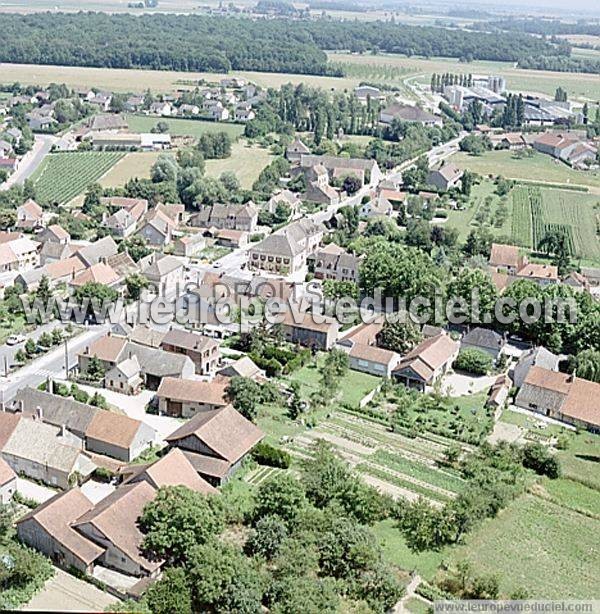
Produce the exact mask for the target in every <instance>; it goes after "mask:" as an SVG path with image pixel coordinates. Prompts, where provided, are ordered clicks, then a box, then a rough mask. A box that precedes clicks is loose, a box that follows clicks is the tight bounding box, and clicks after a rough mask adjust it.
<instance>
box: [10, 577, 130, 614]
mask: <svg viewBox="0 0 600 614" xmlns="http://www.w3.org/2000/svg"><path fill="white" fill-rule="evenodd" d="M118 601H119V600H118V599H117V598H116V597H113V596H112V595H109V594H108V593H105V592H104V591H101V590H100V589H99V588H96V587H95V586H93V585H92V584H90V583H89V582H85V581H84V580H79V579H78V578H75V577H74V576H71V575H70V574H68V573H66V572H64V571H63V570H62V569H58V567H55V568H54V577H52V578H50V580H48V581H47V582H46V584H45V585H44V588H43V589H42V590H41V591H40V592H39V593H38V594H37V595H35V596H34V597H33V599H32V600H31V601H30V602H29V603H28V604H27V605H25V606H23V607H22V608H21V609H22V610H24V611H33V610H35V611H38V612H104V610H105V609H106V608H107V607H108V606H109V605H112V604H113V603H117V602H118Z"/></svg>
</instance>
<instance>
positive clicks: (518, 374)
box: [513, 346, 560, 388]
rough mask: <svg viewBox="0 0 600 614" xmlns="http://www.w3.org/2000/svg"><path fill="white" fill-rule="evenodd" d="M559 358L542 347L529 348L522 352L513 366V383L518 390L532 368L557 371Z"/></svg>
mask: <svg viewBox="0 0 600 614" xmlns="http://www.w3.org/2000/svg"><path fill="white" fill-rule="evenodd" d="M559 361H560V358H559V357H558V356H557V355H556V354H553V353H552V352H551V351H550V350H547V349H546V348H545V347H543V346H539V347H536V348H531V349H530V350H527V351H526V352H524V353H523V354H522V355H521V357H520V358H519V361H518V362H517V364H516V365H515V368H514V371H513V381H514V383H515V386H516V387H517V388H520V387H521V386H522V385H523V382H524V381H525V378H526V377H527V375H528V373H529V371H530V369H531V368H532V367H541V368H542V369H546V370H547V371H558V363H559Z"/></svg>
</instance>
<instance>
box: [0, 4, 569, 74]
mask: <svg viewBox="0 0 600 614" xmlns="http://www.w3.org/2000/svg"><path fill="white" fill-rule="evenodd" d="M0 31H1V32H2V42H3V45H2V47H1V48H0V62H15V63H31V64H61V65H70V66H101V67H111V68H133V67H143V68H153V69H161V70H168V69H170V70H183V71H193V70H202V71H213V72H220V71H228V70H232V69H233V70H260V71H270V72H294V73H302V74H329V73H331V72H332V71H333V72H335V71H338V70H339V69H333V68H332V67H331V66H328V64H327V56H326V55H325V53H324V52H323V51H322V50H323V49H334V50H348V49H349V50H351V51H354V52H364V51H368V50H378V51H385V52H389V53H402V54H407V55H424V56H447V57H459V58H463V59H465V60H470V59H480V60H504V61H518V60H519V59H520V58H522V57H528V56H546V55H557V54H560V53H568V48H560V49H558V48H557V47H556V46H554V45H552V44H551V43H548V42H546V41H544V40H541V39H538V38H534V37H532V36H529V35H526V34H521V33H502V32H499V33H491V34H488V33H479V32H478V33H469V32H464V31H459V30H444V29H440V28H433V27H421V26H407V25H400V24H395V23H382V22H372V23H359V22H339V21H335V22H329V21H325V20H315V21H297V22H295V23H294V25H293V27H290V22H289V21H288V20H285V19H270V20H264V19H258V20H250V19H246V18H231V19H223V18H220V17H219V18H217V17H211V16H197V15H194V16H182V15H143V16H133V15H107V14H102V13H76V14H65V13H57V14H51V13H39V14H34V15H16V14H14V15H13V14H3V15H0Z"/></svg>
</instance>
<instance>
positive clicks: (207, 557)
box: [186, 540, 263, 614]
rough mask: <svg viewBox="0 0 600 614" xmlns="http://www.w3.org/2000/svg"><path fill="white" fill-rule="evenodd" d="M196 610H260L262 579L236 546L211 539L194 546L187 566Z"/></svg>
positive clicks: (243, 613)
mask: <svg viewBox="0 0 600 614" xmlns="http://www.w3.org/2000/svg"><path fill="white" fill-rule="evenodd" d="M186 569H187V573H188V578H189V584H190V586H192V587H193V590H192V593H193V594H192V597H193V609H194V611H195V612H209V611H210V612H239V613H240V614H256V613H258V612H260V611H261V601H262V594H263V585H262V579H261V577H260V575H259V574H258V572H257V571H256V569H255V568H254V566H253V565H252V564H251V563H250V561H249V560H248V559H247V558H246V557H244V556H243V554H242V553H241V552H240V551H239V550H237V549H236V548H234V547H233V546H231V545H229V544H226V543H223V542H221V541H218V540H211V541H210V542H207V543H206V544H201V545H198V546H195V547H194V548H192V549H191V550H190V552H189V556H188V563H187V565H186Z"/></svg>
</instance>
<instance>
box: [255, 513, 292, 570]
mask: <svg viewBox="0 0 600 614" xmlns="http://www.w3.org/2000/svg"><path fill="white" fill-rule="evenodd" d="M287 535H288V530H287V527H286V525H285V523H284V522H283V520H281V518H279V517H278V516H263V517H262V518H260V519H259V520H258V521H257V523H256V526H255V528H254V530H253V531H252V533H251V534H250V537H249V538H248V541H247V542H246V550H247V551H248V552H249V553H250V554H251V555H255V556H261V557H263V558H265V559H267V560H269V561H270V560H271V559H272V558H274V557H276V556H277V555H278V554H279V551H280V550H281V545H282V543H283V541H284V539H285V538H286V537H287Z"/></svg>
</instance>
